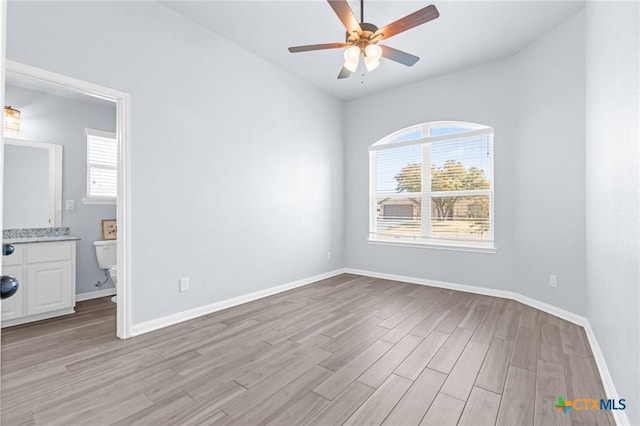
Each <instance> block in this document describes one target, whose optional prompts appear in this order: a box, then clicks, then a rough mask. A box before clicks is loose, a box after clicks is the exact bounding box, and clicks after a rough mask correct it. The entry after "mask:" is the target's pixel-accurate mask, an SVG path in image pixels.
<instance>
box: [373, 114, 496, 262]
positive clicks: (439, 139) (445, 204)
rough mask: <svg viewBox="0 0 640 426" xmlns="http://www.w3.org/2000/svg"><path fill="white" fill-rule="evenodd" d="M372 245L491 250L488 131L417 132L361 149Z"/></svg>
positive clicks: (449, 125)
mask: <svg viewBox="0 0 640 426" xmlns="http://www.w3.org/2000/svg"><path fill="white" fill-rule="evenodd" d="M369 153H370V186H371V189H370V225H369V240H370V241H372V242H383V243H384V242H387V243H393V242H395V243H412V244H425V245H438V246H441V247H443V248H455V247H461V248H463V247H471V248H474V249H478V250H481V251H482V250H483V249H485V250H487V251H494V247H493V129H492V128H491V127H487V126H482V125H479V124H473V123H464V122H456V121H447V122H434V123H426V124H419V125H416V126H412V127H409V128H406V129H403V130H400V131H398V132H395V133H393V134H391V135H389V136H387V137H385V138H383V139H381V140H380V141H378V142H376V143H375V144H373V145H372V146H371V147H369Z"/></svg>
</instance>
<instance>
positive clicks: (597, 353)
mask: <svg viewBox="0 0 640 426" xmlns="http://www.w3.org/2000/svg"><path fill="white" fill-rule="evenodd" d="M344 272H345V273H347V274H354V275H362V276H365V277H372V278H381V279H385V280H391V281H401V282H407V283H412V284H418V285H426V286H431V287H439V288H446V289H450V290H457V291H464V292H467V293H474V294H483V295H486V296H493V297H500V298H502V299H512V300H515V301H517V302H520V303H524V304H525V305H528V306H531V307H532V308H535V309H538V310H541V311H543V312H546V313H548V314H551V315H555V316H557V317H559V318H562V319H564V320H566V321H569V322H571V323H573V324H577V325H579V326H582V327H584V329H585V332H586V334H587V339H588V340H589V345H590V346H591V350H592V352H593V356H594V358H595V361H596V366H597V367H598V372H599V373H600V377H601V378H602V385H603V386H604V391H605V393H606V395H607V398H609V399H615V400H618V399H619V398H618V392H617V390H616V388H615V385H614V383H613V378H612V377H611V373H610V372H609V368H608V367H607V363H606V360H605V358H604V355H603V354H602V350H601V349H600V345H599V344H598V340H597V339H596V335H595V333H594V332H593V329H592V328H591V324H590V323H589V320H588V319H587V318H585V317H583V316H581V315H578V314H574V313H573V312H569V311H565V310H564V309H561V308H558V307H557V306H553V305H549V304H548V303H544V302H541V301H539V300H536V299H532V298H531V297H528V296H524V295H522V294H520V293H516V292H513V291H508V290H500V289H495V288H487V287H476V286H473V285H465V284H455V283H450V282H445V281H434V280H427V279H424V278H415V277H408V276H404V275H395V274H387V273H383V272H374V271H366V270H362V269H354V268H344ZM611 414H612V415H613V418H614V420H615V421H616V424H618V425H629V424H630V423H629V419H628V418H627V414H626V412H625V411H620V410H612V411H611Z"/></svg>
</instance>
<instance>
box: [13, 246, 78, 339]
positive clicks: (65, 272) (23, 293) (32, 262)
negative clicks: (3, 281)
mask: <svg viewBox="0 0 640 426" xmlns="http://www.w3.org/2000/svg"><path fill="white" fill-rule="evenodd" d="M14 247H15V251H14V253H13V254H12V255H11V256H7V257H5V258H4V259H3V268H2V269H3V270H2V273H3V274H4V275H13V276H15V277H16V278H17V279H18V282H19V283H20V284H19V285H20V287H19V288H18V291H17V292H16V294H14V295H13V296H12V297H10V298H8V299H4V300H3V301H2V327H8V326H12V325H16V324H22V323H25V322H31V321H37V320H41V319H45V318H51V317H55V316H59V315H66V314H72V313H74V312H75V309H74V307H75V304H76V302H75V295H76V242H75V240H71V241H55V242H42V243H24V244H14Z"/></svg>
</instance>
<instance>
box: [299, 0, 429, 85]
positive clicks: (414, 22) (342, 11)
mask: <svg viewBox="0 0 640 426" xmlns="http://www.w3.org/2000/svg"><path fill="white" fill-rule="evenodd" d="M327 1H328V2H329V5H330V6H331V8H332V9H333V11H334V12H335V13H336V15H338V19H340V21H341V22H342V24H343V25H344V26H345V28H346V29H347V36H346V40H345V42H344V43H325V44H311V45H307V46H294V47H290V48H289V52H291V53H297V52H308V51H310V50H323V49H338V48H342V47H347V49H346V50H345V51H344V65H343V66H342V69H341V70H340V73H339V74H338V78H347V77H349V76H350V75H351V73H352V72H355V70H356V69H357V68H358V64H359V63H360V55H363V56H364V63H365V66H366V68H367V71H373V70H374V69H376V68H377V67H378V65H380V57H385V58H387V59H390V60H392V61H395V62H398V63H400V64H403V65H406V66H408V67H410V66H412V65H413V64H415V63H416V62H418V60H419V59H420V58H419V57H417V56H414V55H411V54H410V53H406V52H403V51H401V50H398V49H394V48H393V47H389V46H383V45H378V42H379V41H380V40H386V39H388V38H391V37H393V36H394V35H396V34H400V33H402V32H404V31H407V30H409V29H411V28H413V27H417V26H418V25H422V24H424V23H427V22H429V21H431V20H433V19H436V18H437V17H438V16H440V13H439V12H438V9H436V7H435V6H434V5H429V6H427V7H424V8H422V9H420V10H417V11H415V12H413V13H412V14H410V15H407V16H405V17H404V18H401V19H398V20H397V21H394V22H392V23H390V24H388V25H385V26H384V27H382V28H380V29H379V28H378V27H376V26H375V25H373V24H370V23H368V22H364V0H360V22H358V19H357V18H356V16H355V15H354V13H353V11H352V10H351V8H350V7H349V3H347V0H327Z"/></svg>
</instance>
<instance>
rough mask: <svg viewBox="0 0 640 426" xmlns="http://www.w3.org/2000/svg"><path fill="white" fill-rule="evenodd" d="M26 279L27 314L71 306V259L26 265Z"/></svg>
mask: <svg viewBox="0 0 640 426" xmlns="http://www.w3.org/2000/svg"><path fill="white" fill-rule="evenodd" d="M27 279H28V280H29V296H28V297H27V313H28V314H29V315H35V314H40V313H44V312H49V311H54V310H56V309H65V308H70V307H72V306H73V300H72V297H73V296H72V288H71V287H72V282H71V261H65V262H48V263H40V264H33V265H28V266H27Z"/></svg>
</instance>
